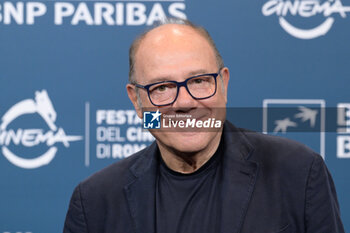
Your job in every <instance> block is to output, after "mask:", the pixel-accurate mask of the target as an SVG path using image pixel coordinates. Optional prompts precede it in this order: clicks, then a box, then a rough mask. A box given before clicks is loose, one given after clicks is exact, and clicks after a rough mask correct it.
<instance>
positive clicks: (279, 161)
mask: <svg viewBox="0 0 350 233" xmlns="http://www.w3.org/2000/svg"><path fill="white" fill-rule="evenodd" d="M239 131H240V133H241V134H242V135H243V137H245V138H246V141H247V143H249V144H250V145H251V147H252V148H253V149H252V153H251V155H250V157H249V159H250V160H253V161H255V162H257V163H258V164H259V166H260V169H261V171H262V172H265V173H266V174H275V175H281V176H283V175H284V174H285V175H287V176H288V177H293V176H301V177H304V179H305V178H306V177H307V176H308V175H309V173H310V170H311V167H312V166H313V164H314V163H315V162H318V163H322V162H323V159H322V157H321V156H320V155H319V154H317V153H316V152H314V151H313V150H312V149H311V148H309V147H307V146H306V145H304V144H302V143H300V142H297V141H294V140H291V139H287V138H283V137H278V136H273V135H267V134H262V133H257V132H252V131H248V130H244V129H239Z"/></svg>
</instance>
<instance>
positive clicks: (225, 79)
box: [221, 67, 230, 103]
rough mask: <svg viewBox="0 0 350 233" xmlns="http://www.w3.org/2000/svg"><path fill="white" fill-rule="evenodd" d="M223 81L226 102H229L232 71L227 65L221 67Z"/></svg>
mask: <svg viewBox="0 0 350 233" xmlns="http://www.w3.org/2000/svg"><path fill="white" fill-rule="evenodd" d="M221 76H222V81H223V82H222V83H223V84H224V91H225V93H224V95H225V103H227V88H228V81H229V80H230V71H229V69H228V68H227V67H224V68H222V69H221Z"/></svg>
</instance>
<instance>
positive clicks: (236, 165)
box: [220, 123, 258, 233]
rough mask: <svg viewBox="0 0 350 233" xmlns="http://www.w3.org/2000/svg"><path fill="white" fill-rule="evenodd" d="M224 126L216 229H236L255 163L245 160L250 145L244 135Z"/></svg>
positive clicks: (233, 232)
mask: <svg viewBox="0 0 350 233" xmlns="http://www.w3.org/2000/svg"><path fill="white" fill-rule="evenodd" d="M225 126H226V127H225V129H224V137H225V139H224V143H225V144H224V148H225V151H224V155H225V156H223V161H222V166H223V169H222V177H223V180H222V194H221V195H222V207H223V208H222V212H221V221H222V222H221V227H222V229H221V231H220V232H221V233H239V232H240V231H241V228H242V224H243V222H244V218H245V214H246V211H247V209H248V205H249V202H250V199H251V196H252V193H253V190H254V186H255V181H256V177H257V174H258V164H257V163H255V162H254V161H249V160H248V159H249V156H250V155H251V154H252V153H253V151H254V148H253V147H252V146H251V144H250V143H249V142H248V141H247V139H246V138H245V135H244V134H243V133H241V132H240V131H238V130H237V129H236V128H235V127H234V126H233V125H231V124H228V123H227V124H225ZM227 131H229V132H227Z"/></svg>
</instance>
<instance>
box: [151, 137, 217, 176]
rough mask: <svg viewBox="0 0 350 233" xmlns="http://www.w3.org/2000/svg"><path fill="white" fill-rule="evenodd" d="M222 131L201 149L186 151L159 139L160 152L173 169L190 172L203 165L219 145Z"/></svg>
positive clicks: (185, 172)
mask: <svg viewBox="0 0 350 233" xmlns="http://www.w3.org/2000/svg"><path fill="white" fill-rule="evenodd" d="M221 135H222V132H220V133H217V135H216V136H215V138H214V139H213V140H212V141H211V143H210V144H209V145H208V146H207V147H206V148H204V149H203V150H201V151H196V152H191V153H186V152H180V151H176V150H174V149H172V148H168V147H167V146H165V145H164V144H162V143H160V142H159V141H157V144H158V147H159V150H160V154H161V156H162V159H163V161H164V162H165V164H166V165H167V166H168V167H169V168H170V169H171V170H173V171H176V172H179V173H184V174H189V173H193V172H195V171H196V170H198V169H199V168H200V167H202V166H203V165H204V164H205V163H206V162H207V161H208V160H209V159H210V158H211V157H212V156H213V155H214V154H215V152H216V150H217V149H218V147H219V144H220V140H221Z"/></svg>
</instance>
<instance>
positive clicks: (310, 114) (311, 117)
mask: <svg viewBox="0 0 350 233" xmlns="http://www.w3.org/2000/svg"><path fill="white" fill-rule="evenodd" d="M298 109H299V111H300V112H299V113H297V114H295V115H294V118H301V121H302V122H305V121H310V127H311V128H314V127H315V123H316V117H317V113H318V111H317V110H313V109H310V108H306V107H304V106H299V107H298ZM275 124H276V127H275V129H274V130H273V132H274V133H278V132H279V131H281V132H282V133H286V132H287V128H288V127H297V126H298V124H297V123H296V122H294V121H291V120H290V118H289V117H287V118H284V119H283V120H276V121H275Z"/></svg>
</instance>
